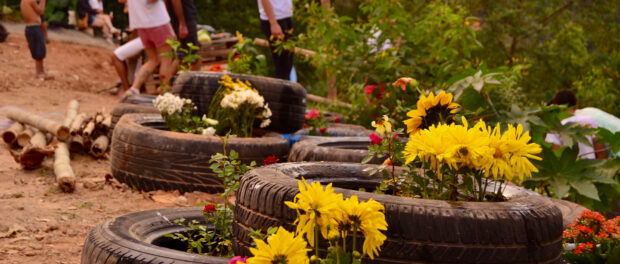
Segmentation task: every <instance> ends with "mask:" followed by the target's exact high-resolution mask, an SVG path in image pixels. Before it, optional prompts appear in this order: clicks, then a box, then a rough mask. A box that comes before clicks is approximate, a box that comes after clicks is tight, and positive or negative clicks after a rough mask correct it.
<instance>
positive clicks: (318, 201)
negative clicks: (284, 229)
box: [285, 178, 342, 247]
mask: <svg viewBox="0 0 620 264" xmlns="http://www.w3.org/2000/svg"><path fill="white" fill-rule="evenodd" d="M302 181H303V182H302ZM297 183H298V185H299V193H298V194H297V195H295V200H294V201H293V202H288V201H287V202H285V204H286V205H287V206H288V207H290V208H291V209H295V210H297V219H296V220H295V224H297V234H306V238H307V240H308V242H309V243H310V246H312V247H314V227H315V226H316V224H317V223H318V225H319V229H320V230H321V234H322V235H323V237H324V238H328V234H327V231H328V227H329V225H330V221H329V219H330V218H331V215H332V214H333V212H334V211H335V210H336V209H337V208H338V202H339V201H340V200H342V194H340V193H339V194H336V193H334V189H333V188H332V184H331V183H330V184H328V185H327V186H325V189H323V186H321V184H320V183H318V182H313V183H312V184H308V183H307V182H306V180H305V179H303V178H302V180H301V181H298V182H297Z"/></svg>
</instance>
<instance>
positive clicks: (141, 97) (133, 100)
mask: <svg viewBox="0 0 620 264" xmlns="http://www.w3.org/2000/svg"><path fill="white" fill-rule="evenodd" d="M155 98H157V95H151V94H132V95H129V96H125V97H123V99H121V103H124V104H138V105H150V106H153V100H155Z"/></svg>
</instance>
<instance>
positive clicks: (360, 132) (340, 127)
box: [294, 123, 373, 137]
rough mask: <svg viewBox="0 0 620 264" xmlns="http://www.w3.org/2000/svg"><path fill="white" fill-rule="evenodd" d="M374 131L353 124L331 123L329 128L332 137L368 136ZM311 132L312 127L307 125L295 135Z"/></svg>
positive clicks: (305, 134)
mask: <svg viewBox="0 0 620 264" xmlns="http://www.w3.org/2000/svg"><path fill="white" fill-rule="evenodd" d="M372 132H373V131H372V130H370V129H366V128H365V127H363V126H360V125H351V124H337V123H330V124H329V127H328V128H327V134H329V136H331V137H368V136H370V134H372ZM309 134H310V128H309V127H307V128H304V129H300V130H299V131H297V132H295V134H294V136H307V135H309Z"/></svg>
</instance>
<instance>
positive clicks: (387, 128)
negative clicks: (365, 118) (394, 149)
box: [370, 115, 392, 136]
mask: <svg viewBox="0 0 620 264" xmlns="http://www.w3.org/2000/svg"><path fill="white" fill-rule="evenodd" d="M370 125H371V126H372V127H374V128H375V131H377V133H378V134H379V136H384V135H385V134H386V133H387V134H389V133H392V123H390V119H389V118H388V116H387V115H383V120H381V121H379V123H377V122H375V121H372V123H371V124H370Z"/></svg>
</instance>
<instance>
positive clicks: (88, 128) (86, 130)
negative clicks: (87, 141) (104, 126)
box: [82, 120, 95, 137]
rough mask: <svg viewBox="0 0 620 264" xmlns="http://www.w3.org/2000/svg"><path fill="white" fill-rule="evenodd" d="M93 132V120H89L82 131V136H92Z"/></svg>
mask: <svg viewBox="0 0 620 264" xmlns="http://www.w3.org/2000/svg"><path fill="white" fill-rule="evenodd" d="M94 130H95V120H91V121H90V122H88V124H87V125H86V127H84V131H82V135H83V136H85V137H90V135H92V134H93V131H94Z"/></svg>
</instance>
